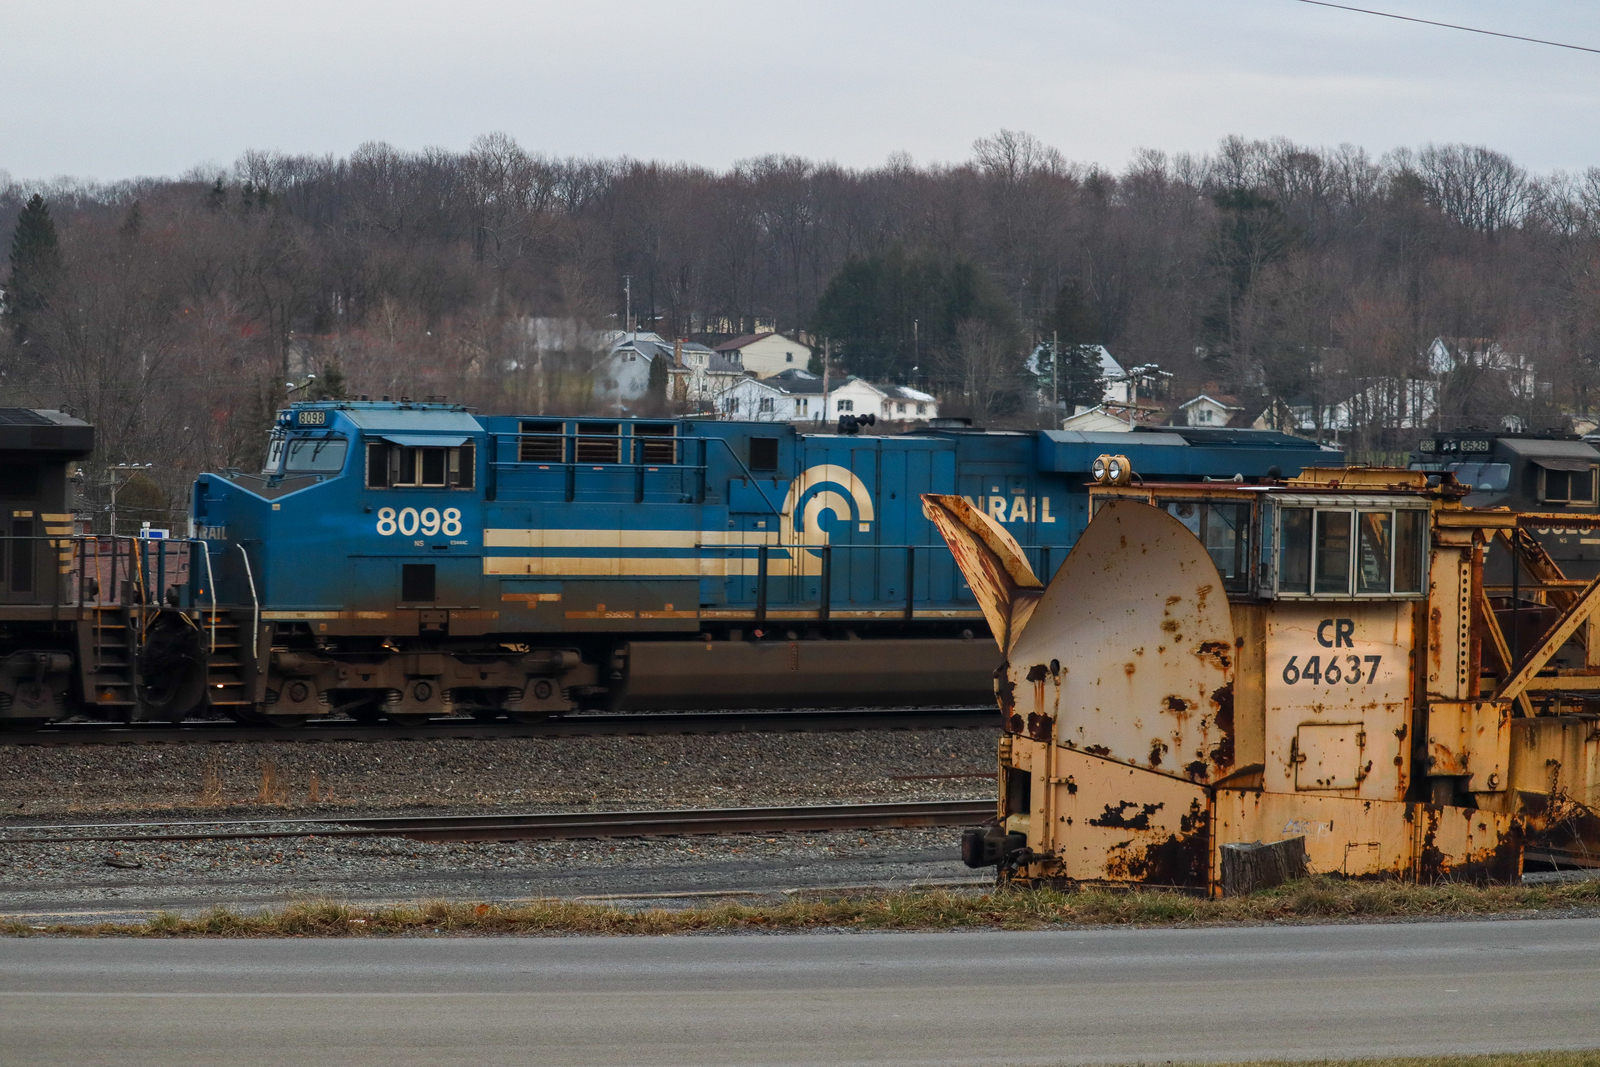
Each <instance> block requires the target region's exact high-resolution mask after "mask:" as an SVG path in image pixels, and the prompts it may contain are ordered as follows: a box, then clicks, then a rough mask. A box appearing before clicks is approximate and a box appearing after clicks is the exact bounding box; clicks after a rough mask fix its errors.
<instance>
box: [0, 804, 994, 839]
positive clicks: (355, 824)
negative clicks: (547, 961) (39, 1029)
mask: <svg viewBox="0 0 1600 1067" xmlns="http://www.w3.org/2000/svg"><path fill="white" fill-rule="evenodd" d="M994 814H995V801H994V800H993V798H990V799H985V800H919V801H909V802H897V803H888V804H818V805H805V806H797V807H771V808H688V809H678V810H667V811H581V812H554V813H545V812H538V813H531V814H520V815H436V816H424V817H420V818H419V817H410V816H403V817H399V818H377V819H292V818H285V819H272V820H267V819H252V820H236V821H226V822H209V823H76V824H65V825H53V826H39V827H28V828H27V829H30V830H34V831H36V833H35V834H34V835H32V836H16V837H13V836H10V833H11V832H14V831H8V832H6V833H5V835H4V836H0V843H3V844H8V845H11V844H65V843H76V842H80V841H116V842H127V843H137V842H140V841H238V840H249V839H270V838H286V837H403V838H407V839H409V840H412V841H559V840H575V839H576V840H582V839H586V838H613V837H681V836H688V835H706V834H749V833H775V832H791V833H793V832H817V831H823V830H869V829H889V828H896V829H898V828H907V827H924V826H967V825H972V824H974V823H979V822H983V821H984V820H986V819H990V818H993V817H994ZM286 826H287V827H294V829H276V828H275V827H286ZM203 827H215V829H209V830H208V829H202V828H203ZM15 829H17V830H20V829H22V828H21V827H17V828H15ZM40 830H43V831H48V832H47V833H44V834H39V833H37V831H40ZM163 830H165V831H168V832H160V831H163Z"/></svg>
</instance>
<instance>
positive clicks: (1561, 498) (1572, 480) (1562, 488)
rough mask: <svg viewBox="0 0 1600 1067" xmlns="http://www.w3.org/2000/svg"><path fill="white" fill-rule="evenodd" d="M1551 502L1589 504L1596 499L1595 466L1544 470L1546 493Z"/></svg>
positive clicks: (1544, 498) (1542, 496)
mask: <svg viewBox="0 0 1600 1067" xmlns="http://www.w3.org/2000/svg"><path fill="white" fill-rule="evenodd" d="M1540 499H1542V500H1543V501H1545V502H1546V503H1549V504H1587V503H1590V502H1591V501H1593V500H1594V468H1593V467H1590V468H1588V469H1587V470H1581V471H1553V470H1548V469H1546V470H1545V472H1544V493H1543V494H1542V495H1541V497H1540Z"/></svg>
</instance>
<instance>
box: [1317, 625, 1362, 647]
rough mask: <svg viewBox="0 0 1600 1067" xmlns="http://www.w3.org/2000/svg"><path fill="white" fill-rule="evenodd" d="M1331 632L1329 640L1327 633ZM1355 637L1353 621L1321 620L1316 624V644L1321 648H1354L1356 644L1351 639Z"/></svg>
mask: <svg viewBox="0 0 1600 1067" xmlns="http://www.w3.org/2000/svg"><path fill="white" fill-rule="evenodd" d="M1329 630H1332V631H1333V639H1332V640H1329V638H1328V631H1329ZM1355 635H1356V621H1355V620H1354V619H1323V620H1322V621H1321V622H1319V623H1318V624H1317V644H1319V645H1321V646H1322V647H1323V648H1354V647H1356V643H1355V642H1354V641H1352V640H1351V638H1353V637H1355Z"/></svg>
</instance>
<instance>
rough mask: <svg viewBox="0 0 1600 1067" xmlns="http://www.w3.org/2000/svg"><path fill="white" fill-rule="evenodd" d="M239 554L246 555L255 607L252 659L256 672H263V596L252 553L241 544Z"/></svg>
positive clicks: (245, 568)
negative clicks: (258, 592)
mask: <svg viewBox="0 0 1600 1067" xmlns="http://www.w3.org/2000/svg"><path fill="white" fill-rule="evenodd" d="M239 555H241V556H243V557H244V576H245V580H246V581H248V582H249V583H250V603H251V605H252V606H253V607H254V608H255V617H254V620H253V623H252V625H251V628H250V659H251V661H252V663H253V664H254V666H255V670H256V674H258V675H259V674H260V673H261V598H260V597H258V596H257V595H256V575H255V571H254V570H253V569H252V568H251V566H250V553H249V552H247V551H245V547H244V545H240V546H239Z"/></svg>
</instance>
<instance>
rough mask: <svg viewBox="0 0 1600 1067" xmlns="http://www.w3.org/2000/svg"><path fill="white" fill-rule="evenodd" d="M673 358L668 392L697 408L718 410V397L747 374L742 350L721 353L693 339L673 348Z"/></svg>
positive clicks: (680, 401) (668, 380) (674, 398)
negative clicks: (741, 364)
mask: <svg viewBox="0 0 1600 1067" xmlns="http://www.w3.org/2000/svg"><path fill="white" fill-rule="evenodd" d="M672 354H673V359H674V362H673V364H672V366H671V367H670V368H669V369H668V371H667V382H668V385H667V395H668V396H669V397H671V398H672V399H673V400H674V401H676V402H677V403H680V404H688V405H690V406H691V407H693V408H694V409H695V410H698V411H716V410H718V405H717V401H718V400H720V399H721V398H722V395H723V394H724V393H726V392H727V391H728V390H730V389H732V388H733V387H734V386H735V385H737V384H739V382H741V381H743V380H744V378H745V372H744V368H743V367H742V366H740V365H739V353H737V352H730V353H722V352H717V351H714V350H713V349H710V348H707V347H706V346H705V345H701V344H695V343H694V342H692V341H681V342H679V343H678V344H677V345H676V346H674V348H673V349H672Z"/></svg>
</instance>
